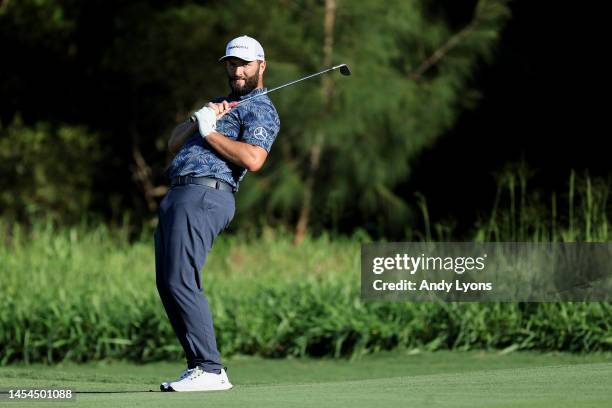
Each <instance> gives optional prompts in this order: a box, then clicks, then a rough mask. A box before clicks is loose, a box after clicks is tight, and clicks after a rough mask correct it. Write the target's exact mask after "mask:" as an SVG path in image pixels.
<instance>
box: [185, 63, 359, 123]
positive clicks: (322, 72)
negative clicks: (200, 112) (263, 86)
mask: <svg viewBox="0 0 612 408" xmlns="http://www.w3.org/2000/svg"><path fill="white" fill-rule="evenodd" d="M341 67H346V64H340V65H336V66H334V67H331V68H327V69H324V70H323V71H320V72H316V73H314V74H311V75H308V76H305V77H304V78H300V79H296V80H295V81H291V82H287V83H286V84H283V85H280V86H277V87H276V88H272V89H270V90H267V91H265V92H262V93H259V94H257V95H254V96H251V97H249V98H246V99H243V100H241V101H234V102H230V104H229V106H230V108H235V107H236V106H238V105H240V104H241V103H244V102H247V101H250V100H251V99H255V98H259V97H260V96H264V95H267V94H269V93H272V92H274V91H278V90H279V89H282V88H285V87H288V86H291V85H293V84H297V83H298V82H302V81H305V80H307V79H310V78H314V77H316V76H318V75H321V74H325V73H326V72H330V71H333V70H334V69H338V68H341ZM347 69H348V68H347ZM340 71H341V72H342V69H341V70H340ZM191 121H192V122H194V123H195V122H197V119H196V118H195V116H191Z"/></svg>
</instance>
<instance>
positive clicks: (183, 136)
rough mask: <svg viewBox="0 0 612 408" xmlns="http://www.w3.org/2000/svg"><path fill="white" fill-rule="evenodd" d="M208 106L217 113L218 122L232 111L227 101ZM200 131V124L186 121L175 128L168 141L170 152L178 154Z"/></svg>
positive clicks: (211, 103)
mask: <svg viewBox="0 0 612 408" xmlns="http://www.w3.org/2000/svg"><path fill="white" fill-rule="evenodd" d="M207 106H208V107H209V108H211V109H212V110H214V111H215V113H216V114H217V120H219V119H221V118H222V117H223V115H225V114H226V113H227V112H228V111H229V110H230V109H231V108H230V106H229V103H228V102H227V101H223V102H220V103H214V102H209V103H208V105H207ZM198 131H199V130H198V122H192V121H191V120H186V121H185V122H183V123H180V124H179V125H178V126H177V127H175V128H174V130H173V131H172V135H170V139H169V140H168V150H170V152H171V153H172V154H176V152H178V151H179V149H180V148H181V147H183V145H184V144H185V142H186V141H187V140H188V139H189V138H190V137H191V136H193V134H194V132H198Z"/></svg>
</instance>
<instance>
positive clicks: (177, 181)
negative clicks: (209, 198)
mask: <svg viewBox="0 0 612 408" xmlns="http://www.w3.org/2000/svg"><path fill="white" fill-rule="evenodd" d="M185 184H199V185H201V186H208V187H212V188H216V189H217V190H223V191H229V192H231V193H233V192H234V187H232V186H231V185H230V184H229V183H226V182H225V181H221V180H218V179H216V178H212V177H192V176H178V177H175V178H173V179H172V184H171V186H172V187H174V186H182V185H185Z"/></svg>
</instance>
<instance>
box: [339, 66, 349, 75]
mask: <svg viewBox="0 0 612 408" xmlns="http://www.w3.org/2000/svg"><path fill="white" fill-rule="evenodd" d="M340 73H341V74H342V75H347V76H348V75H351V70H350V69H349V67H348V65H346V64H342V65H340Z"/></svg>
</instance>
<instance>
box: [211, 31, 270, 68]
mask: <svg viewBox="0 0 612 408" xmlns="http://www.w3.org/2000/svg"><path fill="white" fill-rule="evenodd" d="M229 57H236V58H240V59H241V60H245V61H249V62H250V61H255V60H262V61H265V60H264V50H263V47H262V46H261V44H260V43H259V41H257V40H256V39H254V38H251V37H249V36H247V35H243V36H242V37H237V38H234V39H233V40H232V41H230V42H228V43H227V45H226V46H225V55H224V56H223V57H221V58H219V62H221V61H223V60H225V59H226V58H229Z"/></svg>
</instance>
